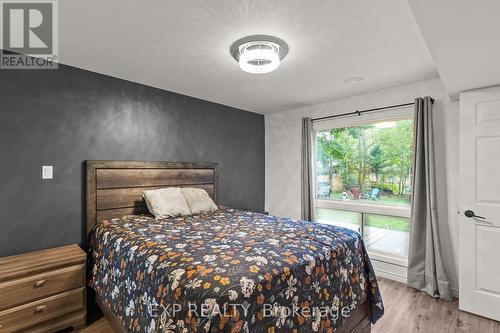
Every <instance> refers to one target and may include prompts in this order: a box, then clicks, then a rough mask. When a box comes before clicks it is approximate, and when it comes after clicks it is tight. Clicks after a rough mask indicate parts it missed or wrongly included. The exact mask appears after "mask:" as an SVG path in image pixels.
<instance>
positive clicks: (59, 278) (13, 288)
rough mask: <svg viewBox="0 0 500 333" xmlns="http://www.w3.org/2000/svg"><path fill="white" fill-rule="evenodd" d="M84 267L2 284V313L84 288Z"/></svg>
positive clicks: (0, 286) (0, 308)
mask: <svg viewBox="0 0 500 333" xmlns="http://www.w3.org/2000/svg"><path fill="white" fill-rule="evenodd" d="M84 278H85V277H84V266H72V267H66V268H61V269H57V270H52V271H50V272H47V273H42V274H37V275H32V276H28V277H25V278H21V279H16V280H12V281H7V282H2V283H0V295H1V297H0V311H1V310H4V309H7V308H10V307H13V306H17V305H21V304H25V303H28V302H31V301H34V300H38V299H41V298H44V297H48V296H52V295H55V294H60V293H62V292H64V291H68V290H73V289H77V288H80V287H83V281H84Z"/></svg>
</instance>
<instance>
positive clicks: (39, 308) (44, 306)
mask: <svg viewBox="0 0 500 333" xmlns="http://www.w3.org/2000/svg"><path fill="white" fill-rule="evenodd" d="M46 308H47V305H39V306H37V307H36V308H35V313H40V312H43V311H44V310H45V309H46Z"/></svg>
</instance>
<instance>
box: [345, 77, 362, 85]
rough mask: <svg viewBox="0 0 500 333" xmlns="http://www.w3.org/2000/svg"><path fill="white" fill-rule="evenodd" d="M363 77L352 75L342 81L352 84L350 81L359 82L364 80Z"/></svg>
mask: <svg viewBox="0 0 500 333" xmlns="http://www.w3.org/2000/svg"><path fill="white" fill-rule="evenodd" d="M364 80H365V78H364V77H361V76H354V77H350V78H348V79H346V80H345V81H344V83H345V84H352V83H359V82H361V81H364Z"/></svg>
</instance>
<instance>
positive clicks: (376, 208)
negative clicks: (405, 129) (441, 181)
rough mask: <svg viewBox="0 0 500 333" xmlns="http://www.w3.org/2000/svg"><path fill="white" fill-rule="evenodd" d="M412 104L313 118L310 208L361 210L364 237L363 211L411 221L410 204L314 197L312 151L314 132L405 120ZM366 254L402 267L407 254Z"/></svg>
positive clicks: (315, 191)
mask: <svg viewBox="0 0 500 333" xmlns="http://www.w3.org/2000/svg"><path fill="white" fill-rule="evenodd" d="M414 114H415V111H414V108H413V106H406V107H401V108H397V109H391V110H385V111H378V112H373V113H368V114H362V115H359V116H357V115H355V116H352V115H351V116H345V117H338V118H331V119H325V120H319V121H315V122H313V145H314V149H313V151H312V156H311V158H312V160H313V161H312V162H313V163H312V164H311V165H312V169H313V170H312V172H313V175H314V177H313V179H314V196H313V204H314V211H316V209H317V208H326V209H335V210H343V211H349V212H356V213H360V214H361V224H360V226H359V229H360V234H361V236H362V237H363V238H364V224H365V214H376V215H386V216H395V217H404V218H408V219H410V224H411V206H399V205H386V204H371V203H358V202H352V201H341V200H332V199H318V198H317V196H316V193H317V186H318V178H317V176H316V154H317V141H316V139H317V132H320V131H325V130H330V129H334V128H343V127H356V126H362V125H367V124H373V123H376V122H384V121H398V120H408V119H413V118H414ZM368 252H369V254H370V256H373V258H374V259H375V258H376V260H379V261H383V262H388V263H391V264H395V265H398V266H402V267H407V265H408V258H405V257H401V256H398V255H394V254H391V253H385V252H379V251H374V250H368Z"/></svg>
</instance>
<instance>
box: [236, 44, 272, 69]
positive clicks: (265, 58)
mask: <svg viewBox="0 0 500 333" xmlns="http://www.w3.org/2000/svg"><path fill="white" fill-rule="evenodd" d="M279 52H280V47H279V45H278V44H276V43H273V42H267V41H254V42H249V43H245V44H243V45H241V46H240V47H239V53H240V54H239V60H238V63H239V65H240V68H241V69H242V70H244V71H245V72H248V73H252V74H265V73H269V72H272V71H274V70H275V69H277V68H278V67H279V65H280V56H279Z"/></svg>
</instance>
